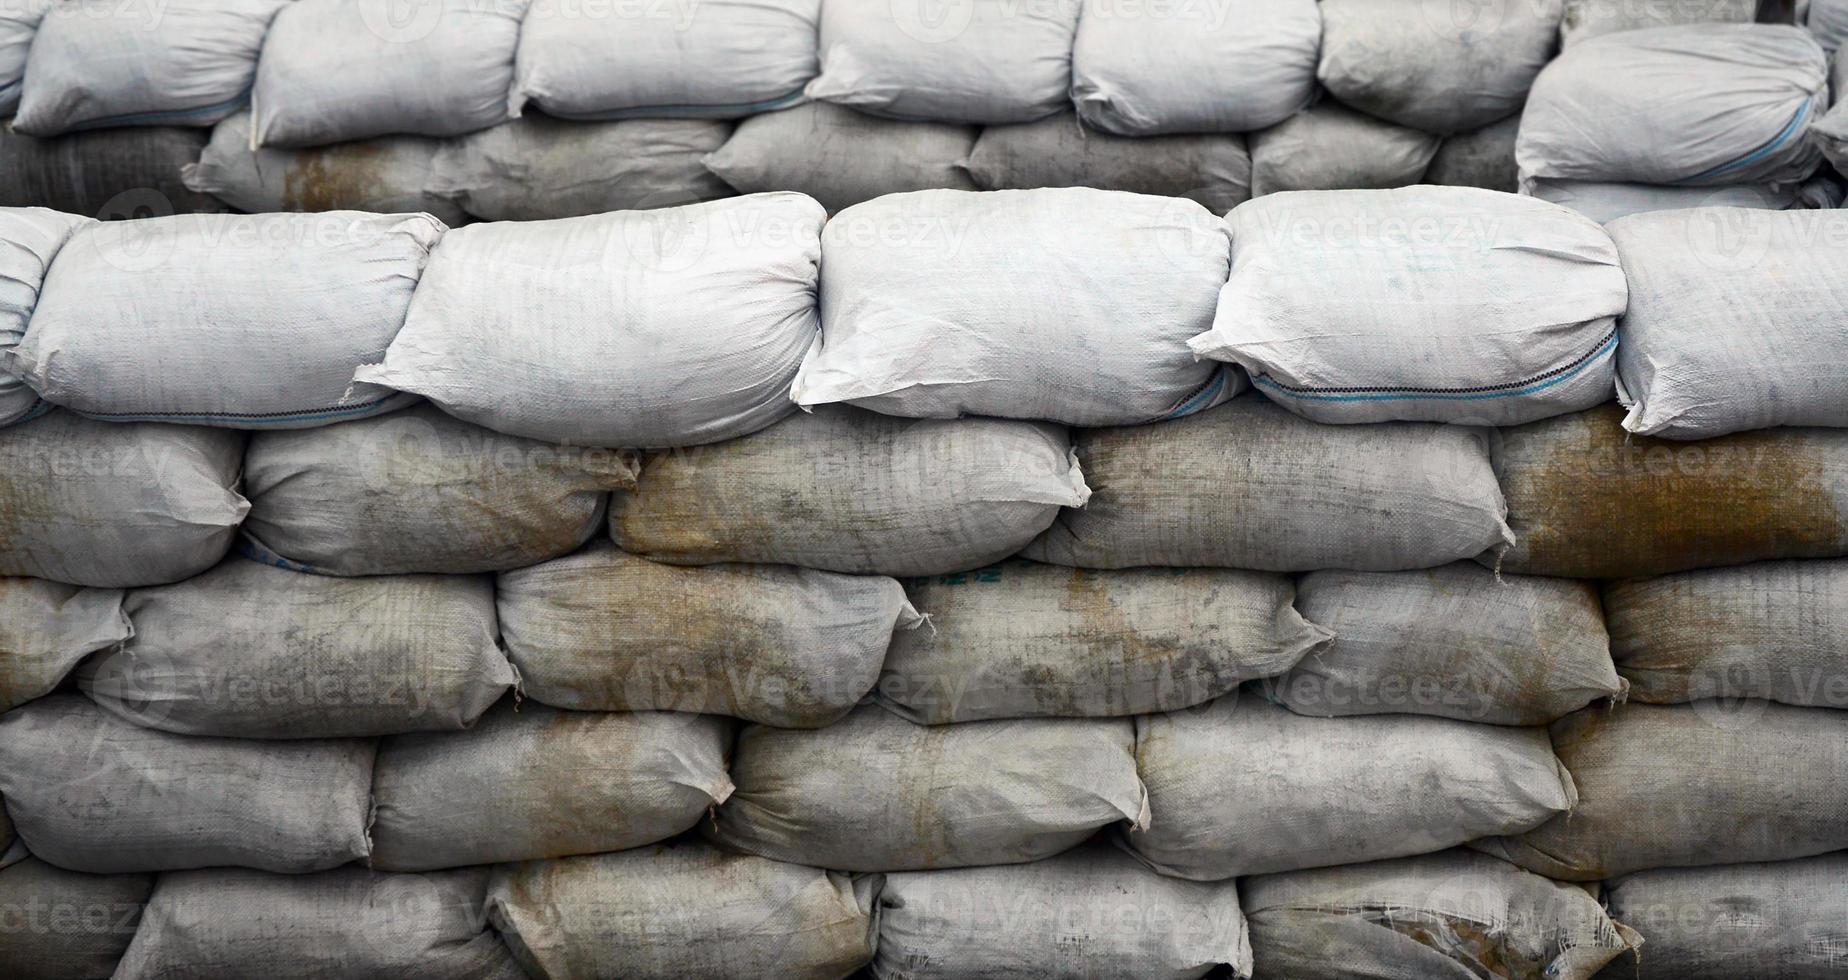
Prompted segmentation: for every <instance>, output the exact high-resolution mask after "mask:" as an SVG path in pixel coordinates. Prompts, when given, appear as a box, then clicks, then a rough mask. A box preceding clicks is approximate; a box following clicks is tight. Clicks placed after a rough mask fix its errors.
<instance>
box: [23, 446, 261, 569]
mask: <svg viewBox="0 0 1848 980" xmlns="http://www.w3.org/2000/svg"><path fill="white" fill-rule="evenodd" d="M243 455H244V436H243V434H242V433H239V432H231V431H227V430H224V429H208V428H204V427H198V426H191V427H189V426H177V425H161V424H157V423H152V422H137V423H127V424H123V423H116V422H98V421H95V420H92V419H86V418H82V417H80V416H77V415H73V414H71V413H69V412H58V411H53V412H48V413H46V414H44V415H41V416H39V417H38V418H35V419H33V420H31V421H29V422H22V423H20V424H18V425H14V426H10V427H8V428H5V429H0V575H25V576H31V577H33V578H45V579H51V580H53V581H57V582H69V583H71V584H73V585H90V586H97V587H102V588H121V587H125V586H137V585H162V584H165V583H167V582H177V581H179V580H180V579H183V578H187V577H189V576H193V575H197V574H199V573H200V572H203V571H205V570H206V569H208V568H210V567H212V566H213V565H216V564H218V560H219V559H220V558H223V557H224V556H225V552H226V551H228V550H230V548H231V542H232V539H233V538H234V537H235V536H236V533H237V525H238V522H239V521H241V520H243V519H244V514H245V513H246V512H248V511H249V510H250V504H249V503H248V502H247V501H246V500H245V499H244V498H243V496H242V495H241V494H239V493H238V491H237V482H238V467H239V465H240V464H241V462H242V460H243Z"/></svg>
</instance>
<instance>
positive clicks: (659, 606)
mask: <svg viewBox="0 0 1848 980" xmlns="http://www.w3.org/2000/svg"><path fill="white" fill-rule="evenodd" d="M495 593H496V597H497V601H498V603H499V606H500V611H501V635H502V637H503V641H504V642H505V644H506V647H507V656H508V657H509V658H510V659H512V661H513V663H514V665H515V666H516V667H518V668H519V671H520V688H521V691H522V692H523V693H524V694H525V696H526V697H529V698H532V699H534V700H537V701H542V702H544V703H546V704H550V705H553V706H555V707H560V708H572V709H576V710H581V711H691V712H697V713H701V714H717V715H732V716H735V717H739V718H744V719H746V720H749V721H755V722H760V723H762V724H766V725H777V726H781V727H786V728H820V727H822V726H825V725H829V724H832V723H833V722H835V721H838V720H840V718H841V717H842V716H843V715H845V714H846V713H847V712H848V711H850V710H852V708H853V706H854V705H856V704H858V703H860V699H861V698H863V697H864V696H865V695H866V693H867V692H868V691H869V690H871V689H872V687H873V684H874V683H875V682H876V681H877V680H878V679H879V669H880V664H881V663H882V662H883V661H884V660H885V656H886V648H887V646H889V645H890V644H891V642H892V635H893V631H894V630H899V631H907V630H908V631H914V632H915V631H917V628H918V626H919V625H920V624H921V623H923V621H924V620H923V617H921V616H919V615H918V613H917V611H916V610H915V609H913V608H912V606H911V604H910V603H909V602H907V601H906V599H905V592H904V589H903V587H901V586H900V585H899V584H898V583H897V582H896V581H893V580H892V579H889V578H884V577H879V576H861V575H840V574H837V573H834V572H819V571H815V570H814V569H808V568H792V567H789V566H784V565H707V566H705V567H703V568H688V567H684V566H677V565H664V564H661V563H659V562H652V561H649V560H647V559H645V558H637V557H635V556H634V555H629V554H625V553H623V552H622V551H619V550H617V548H616V547H615V546H614V545H612V544H610V543H609V542H607V541H606V542H600V543H597V544H592V545H591V546H590V547H588V548H586V549H584V550H583V551H580V552H578V553H577V554H575V555H570V556H568V557H565V558H560V559H558V560H556V561H550V562H546V563H544V564H541V565H534V566H532V567H530V568H522V569H517V570H515V571H510V572H503V573H501V575H500V577H499V579H498V580H497V582H496V584H495Z"/></svg>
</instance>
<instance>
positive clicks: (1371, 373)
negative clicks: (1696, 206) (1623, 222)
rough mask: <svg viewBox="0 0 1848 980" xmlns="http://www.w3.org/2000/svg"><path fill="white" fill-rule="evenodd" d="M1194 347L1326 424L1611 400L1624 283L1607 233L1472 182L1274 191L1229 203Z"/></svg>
mask: <svg viewBox="0 0 1848 980" xmlns="http://www.w3.org/2000/svg"><path fill="white" fill-rule="evenodd" d="M1226 224H1227V226H1229V227H1230V228H1231V231H1232V272H1231V278H1230V280H1229V281H1228V282H1227V283H1226V284H1225V287H1224V288H1223V289H1222V290H1220V293H1219V306H1218V309H1217V311H1216V312H1215V314H1214V316H1213V323H1212V328H1211V329H1210V330H1208V331H1206V332H1204V333H1202V334H1200V335H1199V336H1196V337H1194V338H1192V339H1191V340H1189V341H1188V346H1189V347H1190V348H1192V350H1193V352H1194V354H1195V355H1197V356H1199V357H1206V358H1213V359H1215V360H1219V361H1227V362H1231V363H1235V364H1237V365H1239V366H1240V367H1242V368H1244V369H1245V373H1246V374H1247V375H1249V376H1250V377H1251V378H1252V383H1253V386H1254V387H1255V388H1257V390H1258V391H1260V392H1262V393H1263V394H1264V396H1265V397H1267V398H1269V399H1271V400H1272V401H1275V402H1277V403H1278V404H1280V405H1283V406H1284V407H1285V408H1288V409H1289V410H1290V411H1292V412H1295V413H1297V414H1299V415H1302V416H1304V417H1306V418H1311V419H1315V420H1316V421H1319V422H1382V421H1387V420H1391V419H1410V420H1417V421H1430V422H1461V423H1465V424H1493V425H1513V424H1518V423H1521V422H1529V421H1532V420H1534V419H1538V418H1546V417H1548V416H1552V415H1559V414H1562V413H1565V412H1576V411H1582V410H1584V409H1587V408H1591V407H1593V406H1595V405H1599V404H1602V403H1603V402H1605V401H1607V400H1609V399H1610V393H1611V375H1612V365H1613V361H1614V360H1615V358H1614V357H1613V354H1614V353H1615V351H1616V348H1617V324H1616V320H1617V317H1618V316H1619V315H1621V314H1622V313H1623V311H1624V304H1625V301H1626V298H1627V296H1628V290H1627V288H1626V286H1625V282H1624V269H1623V268H1622V267H1620V266H1619V265H1618V261H1617V258H1618V256H1617V249H1616V247H1615V246H1614V245H1612V244H1611V239H1610V236H1608V235H1606V234H1605V233H1604V229H1603V228H1601V227H1599V226H1598V224H1597V223H1596V222H1594V221H1591V220H1590V219H1588V218H1585V217H1583V216H1581V215H1578V214H1575V213H1573V212H1572V211H1569V210H1567V209H1566V208H1562V207H1559V206H1557V205H1552V204H1547V203H1545V202H1542V201H1536V200H1534V199H1532V198H1526V197H1521V196H1519V195H1516V194H1503V193H1500V192H1497V191H1485V190H1482V189H1480V188H1476V187H1429V186H1419V187H1408V188H1401V189H1397V190H1354V191H1320V192H1303V193H1295V194H1274V195H1271V196H1269V197H1264V198H1260V199H1257V200H1253V201H1248V202H1246V203H1245V204H1242V205H1240V206H1239V207H1237V208H1236V209H1234V210H1233V211H1232V213H1231V214H1229V215H1227V216H1226Z"/></svg>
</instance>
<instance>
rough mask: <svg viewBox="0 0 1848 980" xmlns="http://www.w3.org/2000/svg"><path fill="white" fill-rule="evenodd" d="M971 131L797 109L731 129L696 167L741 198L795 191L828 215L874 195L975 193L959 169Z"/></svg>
mask: <svg viewBox="0 0 1848 980" xmlns="http://www.w3.org/2000/svg"><path fill="white" fill-rule="evenodd" d="M977 132H978V130H977V129H976V127H974V126H961V125H957V124H955V123H938V122H922V121H918V122H907V121H899V120H894V119H880V118H879V117H877V116H869V115H867V114H866V113H864V112H857V111H855V110H853V109H848V108H846V107H844V106H837V105H833V104H831V103H827V102H804V103H802V104H801V105H798V106H795V107H793V108H789V109H780V110H778V111H776V112H766V113H763V114H762V115H757V116H752V117H751V118H749V119H746V120H745V121H744V122H741V123H739V124H738V128H737V130H735V131H734V132H733V133H732V134H731V138H730V139H728V140H726V141H725V145H724V146H721V147H719V148H718V149H716V150H714V151H712V152H711V153H708V154H706V156H705V157H703V158H702V159H701V160H700V163H701V164H702V165H704V166H705V168H706V169H707V170H710V171H712V172H713V173H714V174H717V175H718V176H719V177H720V178H721V179H723V180H724V181H725V182H726V183H727V184H730V185H731V186H732V187H734V188H736V189H737V190H738V191H739V192H741V193H745V194H754V193H757V192H760V191H796V192H798V193H802V194H807V195H808V196H810V197H812V198H814V199H815V200H817V201H820V202H821V206H822V207H824V208H827V209H828V211H829V212H830V213H832V212H835V211H839V210H840V209H842V208H845V207H849V206H851V205H855V204H859V203H860V202H861V201H869V200H871V199H873V198H875V197H879V196H880V195H882V194H897V193H900V192H903V191H915V190H924V189H927V188H933V187H943V188H949V189H952V190H963V191H972V190H975V183H974V182H973V181H971V180H970V179H969V173H968V171H967V170H965V169H964V168H963V162H964V161H965V160H967V159H968V157H969V151H970V149H971V148H972V147H974V145H975V140H976V133H977Z"/></svg>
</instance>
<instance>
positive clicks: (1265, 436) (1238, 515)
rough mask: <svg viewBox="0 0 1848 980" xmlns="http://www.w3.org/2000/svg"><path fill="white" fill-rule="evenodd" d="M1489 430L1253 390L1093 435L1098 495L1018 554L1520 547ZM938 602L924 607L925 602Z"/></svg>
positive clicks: (1430, 559)
mask: <svg viewBox="0 0 1848 980" xmlns="http://www.w3.org/2000/svg"><path fill="white" fill-rule="evenodd" d="M1481 435H1482V434H1481V433H1480V432H1478V431H1476V430H1474V429H1472V428H1470V427H1468V426H1460V425H1435V424H1431V423H1425V422H1380V423H1376V424H1373V425H1352V426H1328V425H1320V424H1318V423H1315V422H1310V421H1308V420H1306V419H1303V418H1300V417H1298V416H1296V415H1293V414H1291V413H1290V412H1288V411H1286V410H1285V409H1283V408H1282V407H1280V406H1278V405H1275V404H1273V403H1271V402H1269V401H1266V400H1265V399H1263V398H1259V397H1257V396H1256V395H1247V396H1245V397H1242V398H1237V399H1234V400H1232V401H1231V402H1229V403H1227V404H1225V405H1223V406H1221V407H1219V408H1215V409H1212V410H1210V411H1206V412H1202V413H1200V414H1199V415H1195V416H1191V417H1188V418H1184V419H1176V420H1174V421H1172V422H1163V423H1160V424H1159V425H1150V426H1130V427H1123V428H1115V429H1087V430H1081V431H1080V432H1079V433H1078V435H1077V441H1076V448H1075V450H1074V451H1075V453H1076V454H1077V457H1078V460H1079V461H1080V463H1081V464H1082V465H1083V467H1084V472H1085V476H1086V479H1087V480H1090V481H1091V482H1093V483H1095V484H1097V486H1098V490H1097V491H1096V492H1095V493H1093V494H1092V495H1091V497H1090V502H1089V503H1087V504H1083V505H1082V506H1080V505H1073V508H1074V509H1069V510H1065V511H1062V512H1060V514H1059V518H1058V521H1057V523H1055V524H1053V526H1052V527H1051V528H1050V529H1049V530H1047V532H1046V533H1045V534H1044V535H1042V536H1041V537H1040V538H1039V539H1037V540H1035V541H1034V542H1033V543H1032V544H1031V545H1029V546H1028V547H1027V548H1026V549H1025V550H1024V551H1023V552H1022V554H1023V555H1024V556H1025V557H1027V558H1031V559H1034V560H1035V561H1046V562H1052V563H1054V564H1058V565H1073V566H1076V567H1079V568H1134V567H1137V566H1142V565H1179V566H1208V567H1224V568H1250V569H1259V570H1264V571H1284V572H1287V571H1309V570H1312V569H1317V568H1352V569H1357V570H1360V571H1394V570H1398V569H1406V568H1428V567H1430V566H1433V565H1442V564H1445V563H1446V562H1451V561H1455V560H1457V559H1459V558H1467V557H1473V556H1475V555H1476V554H1478V553H1480V552H1481V551H1482V550H1483V549H1485V548H1493V547H1499V546H1502V545H1504V544H1506V543H1507V542H1508V541H1509V536H1508V535H1509V532H1508V526H1507V524H1506V523H1505V522H1504V520H1503V515H1504V514H1505V513H1506V512H1507V508H1506V506H1505V505H1504V504H1503V502H1502V496H1501V489H1500V488H1499V487H1498V486H1497V485H1496V482H1495V476H1494V473H1493V472H1492V471H1491V470H1490V467H1489V454H1488V452H1487V449H1486V447H1484V446H1483V445H1482V443H1481V441H1480V438H1481ZM926 611H928V610H926Z"/></svg>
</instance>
